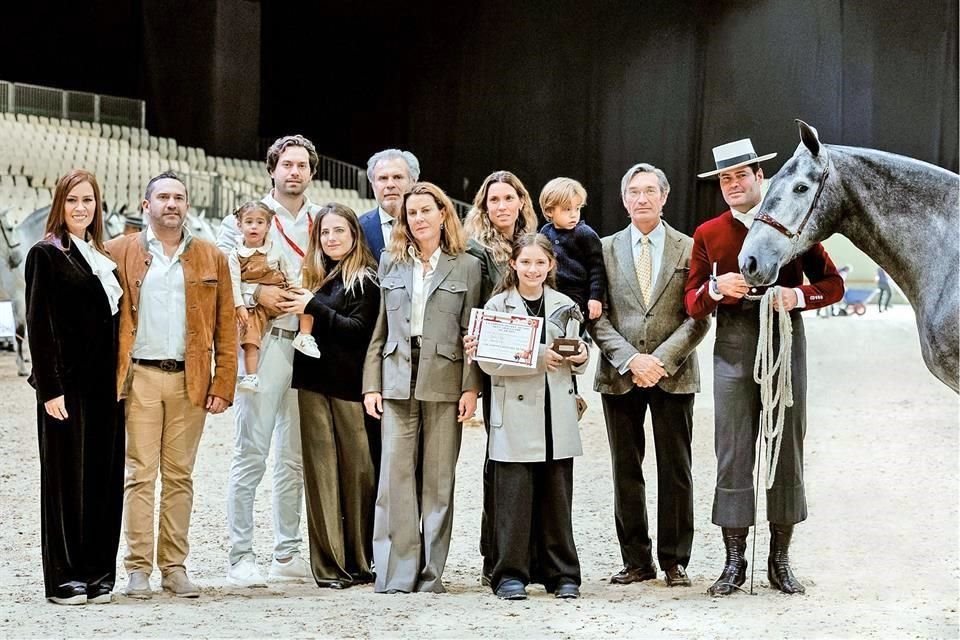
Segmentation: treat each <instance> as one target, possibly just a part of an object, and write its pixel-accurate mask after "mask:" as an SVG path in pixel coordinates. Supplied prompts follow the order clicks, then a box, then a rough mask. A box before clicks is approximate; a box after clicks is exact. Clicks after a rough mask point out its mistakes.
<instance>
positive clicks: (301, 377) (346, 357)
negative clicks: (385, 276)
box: [291, 278, 380, 402]
mask: <svg viewBox="0 0 960 640" xmlns="http://www.w3.org/2000/svg"><path fill="white" fill-rule="evenodd" d="M306 311H307V313H309V314H310V315H312V316H313V337H314V339H315V340H316V341H317V347H318V348H319V349H320V357H319V358H311V357H309V356H306V355H304V354H302V353H300V352H299V351H296V352H294V357H293V381H292V383H291V386H292V387H293V388H294V389H306V390H308V391H315V392H317V393H322V394H324V395H328V396H332V397H334V398H340V399H341V400H352V401H357V402H359V401H360V400H362V399H363V394H362V379H363V360H364V357H365V356H366V354H367V347H368V346H369V345H370V336H371V335H373V327H374V325H375V324H376V323H377V315H378V314H379V312H380V287H379V286H378V285H377V282H376V281H375V280H371V279H368V280H365V281H364V283H363V292H361V291H360V285H359V284H355V285H354V287H353V290H352V291H346V290H345V289H344V287H343V280H342V279H340V278H336V279H334V280H333V281H331V282H329V283H327V284H326V285H324V287H323V288H321V289H320V290H319V291H317V292H316V293H315V294H314V297H313V300H311V301H310V302H309V304H307V309H306Z"/></svg>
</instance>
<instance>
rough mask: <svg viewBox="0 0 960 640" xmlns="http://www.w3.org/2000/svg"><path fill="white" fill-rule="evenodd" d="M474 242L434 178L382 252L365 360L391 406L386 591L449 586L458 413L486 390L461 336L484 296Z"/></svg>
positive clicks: (384, 499)
mask: <svg viewBox="0 0 960 640" xmlns="http://www.w3.org/2000/svg"><path fill="white" fill-rule="evenodd" d="M465 247H466V238H465V236H464V232H463V228H462V227H461V225H460V220H459V219H458V218H457V216H456V212H455V211H454V208H453V203H452V202H450V199H449V198H448V197H447V196H446V194H444V192H443V191H442V190H440V188H439V187H437V186H435V185H432V184H430V183H428V182H419V183H417V184H415V185H414V186H413V189H412V190H411V191H410V192H409V193H408V194H407V195H406V196H404V202H403V208H402V209H401V210H400V214H399V217H398V218H397V221H396V222H395V223H394V226H393V235H392V236H391V238H390V241H389V243H388V244H387V250H386V251H385V252H384V253H383V254H382V255H381V259H380V272H379V276H380V287H381V289H382V295H381V298H380V313H379V316H378V318H377V324H376V328H375V329H374V332H373V338H372V339H371V342H370V348H369V349H368V350H367V358H366V362H365V363H364V369H363V391H364V400H363V402H364V406H365V407H366V410H367V413H369V414H370V415H371V416H373V417H375V418H379V417H381V416H383V430H382V433H383V450H382V454H381V464H380V486H379V490H378V493H377V504H376V510H375V515H374V523H373V557H374V561H375V563H376V576H377V577H376V591H377V592H378V593H397V592H402V593H410V592H412V591H430V592H434V593H442V592H443V591H444V587H443V583H442V581H441V576H442V575H443V568H444V565H445V564H446V561H447V552H448V550H449V547H450V530H451V526H452V523H453V486H454V471H455V469H456V466H457V457H458V455H459V453H460V435H461V424H460V423H462V422H463V421H464V420H466V419H467V418H469V417H470V416H472V415H473V412H474V410H475V409H476V405H477V394H478V392H479V391H480V371H479V369H478V367H477V365H476V364H475V363H474V364H468V363H466V362H465V361H464V357H463V342H462V338H463V335H464V334H465V333H466V331H467V327H468V326H469V322H470V311H471V309H473V308H474V307H476V306H477V305H478V304H479V303H480V261H479V260H477V259H476V258H474V257H473V256H471V255H468V254H466V253H464V249H465ZM418 478H419V479H420V481H419V482H418Z"/></svg>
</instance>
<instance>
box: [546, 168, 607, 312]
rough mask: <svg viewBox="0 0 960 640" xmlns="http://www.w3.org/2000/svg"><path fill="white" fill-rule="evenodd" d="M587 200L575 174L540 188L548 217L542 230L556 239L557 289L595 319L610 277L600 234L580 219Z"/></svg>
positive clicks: (554, 249) (552, 241)
mask: <svg viewBox="0 0 960 640" xmlns="http://www.w3.org/2000/svg"><path fill="white" fill-rule="evenodd" d="M586 203H587V192H586V190H585V189H584V188H583V185H582V184H580V183H579V182H577V181H576V180H573V179H572V178H554V179H553V180H551V181H550V182H548V183H547V184H546V185H545V186H544V187H543V191H541V192H540V209H541V210H542V211H543V217H544V218H546V219H547V220H548V221H549V222H547V224H545V225H543V228H542V229H540V233H542V234H543V235H545V236H547V237H548V238H549V239H550V242H551V243H553V252H554V253H555V254H556V259H557V289H558V290H559V291H560V292H561V293H564V294H566V295H568V296H570V297H571V298H573V300H574V301H575V302H576V303H577V304H578V305H579V306H580V310H581V311H582V312H583V315H584V317H585V318H588V319H590V320H596V319H597V318H599V317H600V311H601V310H602V308H603V307H602V302H603V300H604V297H605V296H606V295H607V277H606V272H605V271H604V269H603V249H602V248H601V246H600V236H598V235H597V232H596V231H594V230H593V229H591V228H590V226H589V225H588V224H587V223H586V222H584V221H582V220H581V219H580V209H581V208H583V205H585V204H586ZM584 325H586V323H584Z"/></svg>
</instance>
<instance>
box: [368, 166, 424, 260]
mask: <svg viewBox="0 0 960 640" xmlns="http://www.w3.org/2000/svg"><path fill="white" fill-rule="evenodd" d="M367 179H368V180H370V185H371V186H372V187H373V195H374V197H375V198H376V199H377V208H376V209H371V210H370V211H367V212H366V213H364V214H363V215H362V216H360V227H361V228H362V229H363V234H364V236H366V238H367V246H368V247H370V251H371V252H372V253H373V257H374V258H376V259H377V260H380V252H381V251H383V250H384V248H385V247H386V245H387V243H388V242H389V241H390V231H391V229H392V228H393V221H394V220H395V219H396V217H397V215H398V214H399V213H400V207H402V206H403V195H404V194H405V193H406V192H408V191H410V188H411V187H412V186H413V184H414V183H415V182H416V181H417V180H419V179H420V161H419V160H417V156H415V155H413V154H412V153H410V152H409V151H401V150H400V149H385V150H384V151H378V152H377V153H375V154H373V155H372V156H370V159H369V160H367Z"/></svg>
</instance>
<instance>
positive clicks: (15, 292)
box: [0, 211, 30, 376]
mask: <svg viewBox="0 0 960 640" xmlns="http://www.w3.org/2000/svg"><path fill="white" fill-rule="evenodd" d="M7 213H8V212H7V211H3V212H0V300H10V302H12V303H13V318H14V322H15V325H16V326H15V329H14V331H15V332H16V337H15V339H14V346H15V351H16V356H17V374H18V375H21V376H27V375H30V367H28V366H27V363H28V362H30V348H29V346H28V345H27V341H26V335H27V333H26V331H27V303H26V295H25V293H26V283H25V282H24V279H23V268H22V263H23V258H24V254H25V249H24V247H25V246H27V245H24V244H23V241H22V239H21V238H20V235H19V233H18V232H17V229H15V228H14V227H13V225H11V224H10V221H9V220H8V218H7Z"/></svg>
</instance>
